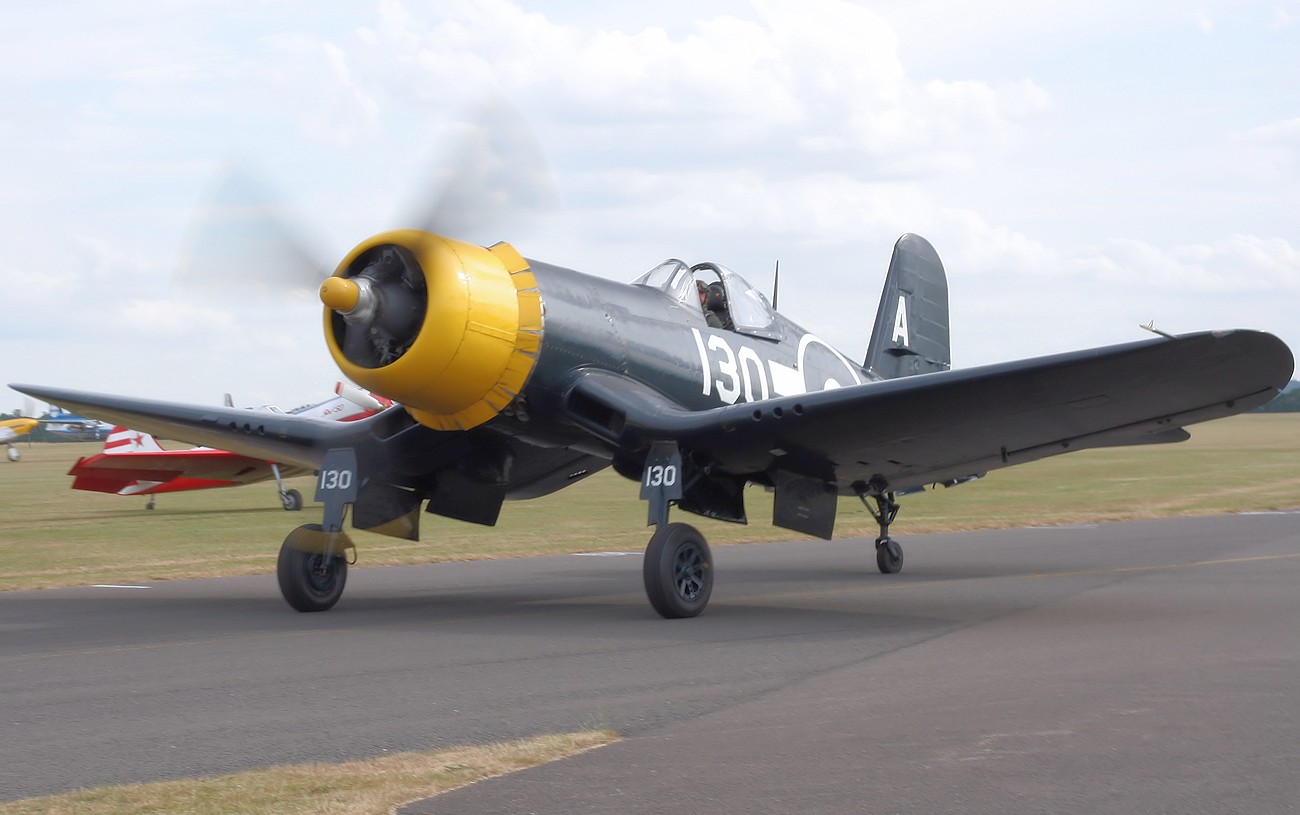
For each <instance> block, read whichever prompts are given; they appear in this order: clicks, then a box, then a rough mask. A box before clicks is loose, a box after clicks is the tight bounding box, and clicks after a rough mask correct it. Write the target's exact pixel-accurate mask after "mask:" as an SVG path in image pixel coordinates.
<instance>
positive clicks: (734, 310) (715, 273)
mask: <svg viewBox="0 0 1300 815" xmlns="http://www.w3.org/2000/svg"><path fill="white" fill-rule="evenodd" d="M632 282H633V283H634V284H636V285H638V286H646V287H647V288H652V289H659V290H660V291H661V292H663V293H664V295H665V296H667V297H668V298H669V299H671V300H673V301H675V302H677V303H679V304H681V306H682V307H683V308H686V309H688V310H690V311H692V312H693V313H697V314H700V315H701V316H703V314H704V310H703V307H702V306H701V305H700V295H699V286H700V284H702V285H704V286H706V287H707V286H708V285H709V284H710V283H721V284H722V287H723V290H724V291H725V292H726V303H727V310H728V313H729V315H730V318H731V322H732V324H733V326H734V330H735V331H737V332H739V333H741V334H749V335H750V336H754V337H766V338H768V339H779V338H780V333H779V330H778V325H777V321H776V312H774V311H773V310H772V304H771V303H769V302H768V301H767V297H766V296H765V295H764V294H763V293H762V292H761V291H759V290H758V289H756V288H754V287H753V286H751V285H749V282H748V281H746V280H745V278H743V277H741V276H740V275H738V274H736V273H735V272H733V271H732V270H731V269H728V268H727V267H726V266H722V265H719V264H717V263H697V264H695V265H694V266H688V265H687V264H686V263H685V261H681V260H678V259H677V258H669V259H668V260H665V261H664V262H662V263H660V264H659V265H658V266H655V267H654V268H653V269H651V270H650V271H648V272H646V273H645V274H643V275H641V276H640V277H638V278H637V279H636V280H634V281H632Z"/></svg>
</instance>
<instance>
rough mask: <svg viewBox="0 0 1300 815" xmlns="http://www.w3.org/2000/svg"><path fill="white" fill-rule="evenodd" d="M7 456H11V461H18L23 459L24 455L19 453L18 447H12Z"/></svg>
mask: <svg viewBox="0 0 1300 815" xmlns="http://www.w3.org/2000/svg"><path fill="white" fill-rule="evenodd" d="M6 455H7V456H9V460H10V461H17V460H18V459H20V458H22V457H23V454H22V453H20V452H18V448H17V447H10V448H9V450H8V452H7V453H6Z"/></svg>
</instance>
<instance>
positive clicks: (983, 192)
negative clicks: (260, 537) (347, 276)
mask: <svg viewBox="0 0 1300 815" xmlns="http://www.w3.org/2000/svg"><path fill="white" fill-rule="evenodd" d="M29 5H31V6H32V7H31V8H24V9H13V10H10V11H9V12H7V14H6V22H5V29H4V33H3V34H0V37H3V43H2V44H3V48H0V78H2V79H3V82H4V86H5V88H6V92H5V94H4V95H3V98H0V147H2V148H3V154H4V155H5V156H6V157H7V159H8V160H7V162H6V167H5V178H6V180H5V192H6V194H5V195H4V196H0V236H2V240H3V246H4V249H5V251H4V253H3V255H0V283H2V284H3V290H4V292H5V298H6V301H7V306H8V307H7V309H6V312H7V316H6V319H5V321H4V322H3V324H2V326H0V338H2V342H3V349H4V354H3V358H4V360H5V363H4V366H3V376H2V377H0V381H3V382H10V381H28V382H38V383H42V384H50V385H59V386H67V387H75V388H84V389H92V390H104V391H111V392H121V393H136V394H140V395H146V396H151V397H157V398H161V399H169V400H182V401H195V402H217V401H219V400H220V398H221V395H222V394H223V393H225V392H230V393H232V394H234V396H235V399H236V401H237V403H239V404H262V403H275V404H280V405H285V406H292V405H297V404H301V403H303V402H306V401H309V400H311V399H312V398H314V397H315V396H317V395H320V394H323V393H325V392H326V391H328V390H329V389H330V388H331V387H332V384H333V382H334V381H335V379H336V378H337V370H336V369H335V367H334V366H333V364H332V362H331V361H330V360H329V357H328V355H327V354H326V353H325V351H324V343H323V341H322V339H321V335H320V314H319V306H317V305H316V304H315V303H314V301H313V300H312V298H311V297H310V296H309V295H308V294H307V293H302V292H300V293H298V294H293V295H285V296H276V297H269V298H268V297H266V296H264V295H263V294H262V293H260V292H258V291H253V290H251V289H253V288H256V287H248V289H249V290H245V286H246V284H245V283H234V284H232V285H231V286H230V287H228V288H232V289H235V291H226V292H225V293H223V294H219V295H218V294H212V293H211V292H207V293H202V294H198V295H196V294H195V293H193V292H188V291H184V290H182V289H181V288H180V287H178V286H176V285H174V283H175V280H176V277H177V269H178V267H180V266H182V265H184V264H185V262H186V261H185V258H186V257H188V256H189V255H190V254H192V252H193V247H194V242H193V235H194V234H195V223H196V218H198V214H199V213H201V211H202V208H203V206H204V202H205V201H208V200H211V197H212V195H213V191H214V189H216V188H217V187H218V185H219V184H220V183H221V179H222V178H225V177H226V176H227V174H229V173H230V172H231V171H232V169H233V170H234V171H236V172H237V173H238V175H239V177H241V178H254V179H256V183H257V186H258V188H259V190H258V194H259V195H261V196H264V197H266V198H270V199H273V200H276V201H278V202H279V203H280V206H279V210H278V211H279V213H280V216H281V217H282V218H284V219H286V220H287V221H289V222H290V223H292V224H293V226H294V229H295V230H296V231H297V232H298V233H299V234H301V235H303V236H305V237H306V239H307V241H308V244H309V246H310V247H311V248H312V250H313V254H314V255H315V256H316V257H318V258H319V259H320V260H321V262H322V263H325V264H327V265H330V266H332V264H333V263H334V262H335V261H336V260H337V259H338V258H340V257H341V256H342V255H343V254H344V253H345V252H346V251H347V250H348V249H349V248H350V247H351V246H352V245H354V244H355V243H357V242H359V241H360V240H361V239H363V238H364V237H366V236H368V235H369V234H372V233H374V232H376V231H379V230H382V229H386V228H390V227H394V226H401V225H405V223H406V222H407V221H409V220H410V218H411V214H410V213H412V212H414V211H415V210H417V209H418V204H417V202H418V201H419V200H420V192H421V188H423V187H427V186H428V185H429V184H430V181H431V179H432V178H434V177H435V175H436V170H437V169H438V167H439V166H440V164H439V158H440V156H441V155H445V154H446V153H447V152H448V145H449V144H450V143H451V135H450V134H453V133H455V132H457V128H458V126H459V125H458V123H459V122H461V121H462V120H463V119H465V118H466V117H467V116H472V115H473V114H470V113H468V111H472V110H474V109H475V108H476V104H477V100H483V99H491V100H494V104H495V103H503V104H504V105H505V106H508V107H509V108H510V109H512V110H513V111H515V112H516V113H517V114H518V115H519V116H520V117H522V118H523V119H524V120H525V121H526V122H527V123H528V125H529V127H530V129H531V133H532V137H533V138H534V139H535V140H536V142H537V145H538V147H539V148H540V151H541V153H542V154H543V155H544V156H545V160H546V164H545V168H546V169H547V170H548V173H549V179H550V184H551V185H552V193H553V205H552V206H550V207H549V208H548V210H547V211H546V213H545V215H544V216H543V217H541V218H539V219H533V220H532V221H531V222H521V221H519V219H509V218H492V219H486V220H483V221H478V220H477V219H476V220H475V222H474V223H473V224H472V225H469V226H465V227H460V226H458V227H457V229H458V230H462V231H464V232H465V234H464V235H457V236H459V237H467V238H471V239H475V240H478V241H480V242H492V241H495V240H501V239H504V240H509V241H510V242H511V243H513V244H514V245H515V246H516V248H518V249H519V250H520V251H521V252H522V253H523V254H524V255H525V256H528V257H533V258H537V259H540V260H545V261H548V262H552V263H558V264H561V265H565V266H570V267H572V268H576V269H580V270H583V271H589V272H593V273H596V274H601V275H605V276H608V277H612V278H615V279H627V280H630V279H631V278H633V277H635V276H636V275H638V274H639V273H640V272H642V271H644V270H645V269H647V268H649V267H650V266H652V265H654V264H655V263H657V262H658V261H659V260H661V259H662V258H664V257H667V256H677V257H681V258H683V259H686V260H688V261H698V260H714V261H718V262H721V263H724V264H726V265H729V266H731V267H732V268H734V269H736V270H738V271H740V272H741V273H742V274H744V275H745V276H747V277H748V278H749V279H750V280H751V281H752V282H754V283H757V284H759V285H761V286H763V287H765V288H766V287H767V286H769V285H770V280H771V269H772V267H773V264H774V263H775V262H776V261H777V260H779V261H780V262H781V268H782V287H783V290H782V292H781V305H782V309H783V310H784V311H786V312H787V313H789V314H790V315H791V316H792V317H794V318H795V319H796V320H798V321H800V322H802V323H803V324H804V325H806V326H807V327H809V328H811V329H813V330H815V331H817V332H818V333H819V334H821V335H822V336H823V337H825V338H826V339H828V340H829V341H831V342H832V343H834V344H835V345H837V346H838V347H840V348H841V350H843V351H844V352H845V353H846V354H848V355H849V356H850V357H853V358H860V357H861V356H862V353H863V351H864V350H865V346H866V340H867V333H868V332H869V329H870V325H871V322H872V315H873V311H874V309H875V305H876V302H877V299H878V297H879V286H880V283H881V280H882V278H883V274H884V269H885V266H886V264H887V263H888V259H889V252H890V247H891V246H892V243H893V241H894V240H895V239H896V238H897V237H898V235H900V234H902V233H903V232H908V231H911V232H917V233H919V234H922V235H924V236H926V237H927V238H929V239H930V241H931V242H932V243H933V244H934V245H935V247H936V248H937V249H938V251H939V253H940V256H941V257H942V258H943V259H944V262H945V266H946V267H947V270H948V275H949V283H950V288H951V294H952V302H951V310H952V331H953V345H954V349H953V354H954V362H955V364H956V365H958V366H961V367H966V366H971V365H978V364H983V363H989V362H997V361H1003V360H1007V359H1014V358H1019V357H1025V356H1035V355H1039V354H1044V353H1051V352H1055V351H1062V350H1068V349H1074V348H1083V347H1088V346H1093V345H1104V344H1110V343H1117V342H1125V341H1128V340H1132V339H1138V338H1140V337H1142V336H1144V335H1143V333H1142V332H1140V331H1139V330H1138V329H1137V324H1138V323H1142V322H1146V321H1148V320H1153V319H1154V320H1155V321H1156V324H1157V326H1159V327H1161V328H1163V329H1165V330H1168V331H1192V330H1200V329H1207V328H1231V327H1251V328H1261V329H1265V330H1269V331H1272V332H1274V333H1276V334H1278V335H1279V336H1281V337H1282V338H1283V339H1284V340H1286V341H1287V342H1288V343H1289V344H1291V345H1292V347H1293V348H1294V347H1300V319H1298V318H1297V317H1298V315H1297V312H1300V218H1297V213H1298V212H1300V3H1296V2H1286V3H1268V2H1264V3H1218V2H1208V3H1199V4H1198V3H1192V4H1188V3H1173V2H1170V3H1162V2H1156V3H1146V4H1140V8H1134V6H1133V4H1132V3H1117V2H1115V3H1111V2H1089V3H1071V2H1065V3H1054V4H1034V3H1019V2H989V3H981V4H945V3H937V2H926V1H925V0H913V2H901V1H900V2H882V3H873V4H870V5H867V4H857V3H849V2H841V0H806V1H805V2H800V3H797V4H795V3H778V2H770V3H769V2H753V3H751V2H719V3H708V2H692V3H687V2H676V1H675V0H674V1H672V2H665V3H659V4H653V6H651V4H618V3H611V4H604V5H603V6H600V7H599V8H593V7H592V4H589V3H578V2H552V3H544V4H542V3H512V2H507V1H506V0H477V1H476V2H466V3H458V2H437V3H414V2H382V3H378V4H374V3H349V4H325V5H322V4H316V3H305V2H292V1H291V2H283V3H237V2H236V3H216V2H186V1H185V0H177V1H176V2H165V3H163V2H122V3H116V4H111V6H105V5H104V4H91V3H75V2H74V3H62V4H29ZM38 6H39V7H38ZM205 269H206V271H205V272H204V273H205V274H209V275H212V276H216V277H220V278H221V279H223V280H224V279H225V275H224V274H222V272H221V270H220V268H218V269H217V270H216V271H212V270H211V268H210V267H205ZM236 279H237V278H236V277H235V276H233V275H232V276H231V280H236ZM21 405H22V397H21V396H19V395H18V394H16V393H14V392H12V391H5V398H4V399H0V409H12V408H14V407H19V406H21Z"/></svg>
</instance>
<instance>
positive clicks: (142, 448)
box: [104, 425, 163, 455]
mask: <svg viewBox="0 0 1300 815" xmlns="http://www.w3.org/2000/svg"><path fill="white" fill-rule="evenodd" d="M162 449H163V446H162V445H161V444H159V443H158V440H157V439H155V438H154V437H153V436H150V435H149V434H148V433H140V432H139V431H136V430H127V429H126V428H125V427H122V426H120V425H119V426H118V427H115V428H113V431H112V432H111V433H109V434H108V438H107V439H104V453H105V454H106V455H114V454H117V453H157V452H159V451H161V450H162Z"/></svg>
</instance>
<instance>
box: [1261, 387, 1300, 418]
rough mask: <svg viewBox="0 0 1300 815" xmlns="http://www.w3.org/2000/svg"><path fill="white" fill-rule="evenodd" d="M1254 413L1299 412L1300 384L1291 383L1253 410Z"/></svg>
mask: <svg viewBox="0 0 1300 815" xmlns="http://www.w3.org/2000/svg"><path fill="white" fill-rule="evenodd" d="M1254 412H1255V413H1297V412H1300V382H1295V381H1293V382H1292V383H1291V384H1290V385H1288V386H1287V387H1286V388H1285V389H1284V390H1283V391H1282V392H1281V393H1279V394H1278V395H1277V396H1276V397H1274V398H1273V401H1272V402H1269V403H1268V404H1267V405H1264V406H1263V407H1258V408H1255V410H1254Z"/></svg>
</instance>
